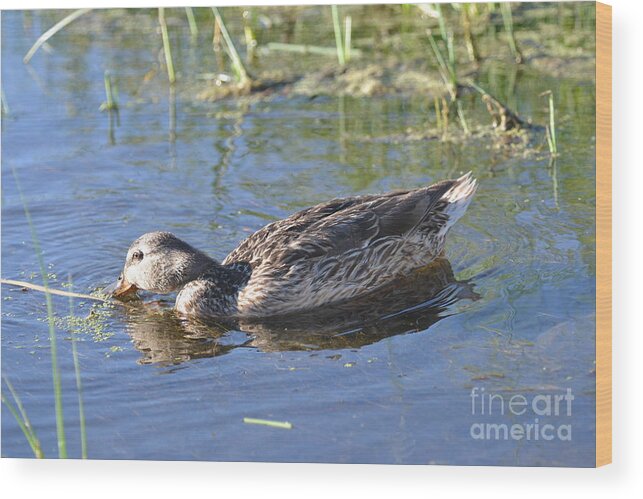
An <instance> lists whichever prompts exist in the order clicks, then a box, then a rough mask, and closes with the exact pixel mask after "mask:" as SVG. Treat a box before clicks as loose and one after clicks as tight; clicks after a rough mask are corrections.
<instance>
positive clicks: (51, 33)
mask: <svg viewBox="0 0 643 499" xmlns="http://www.w3.org/2000/svg"><path fill="white" fill-rule="evenodd" d="M90 10H92V9H78V10H75V11H74V12H72V13H71V14H69V15H68V16H66V17H65V18H63V19H61V20H60V21H58V22H57V23H56V24H54V25H53V26H52V27H51V28H49V29H48V30H47V31H45V32H44V33H43V34H42V35H40V38H38V39H37V40H36V43H34V44H33V46H32V47H31V48H30V49H29V52H27V55H25V57H24V59H23V62H24V63H25V64H27V63H28V62H29V61H30V60H31V58H32V57H33V56H34V54H35V53H36V52H37V51H38V49H39V48H40V47H42V45H43V44H44V43H45V42H46V41H47V40H49V39H50V38H51V37H52V36H54V35H55V34H56V33H58V32H59V31H60V30H61V29H63V28H64V27H65V26H67V25H68V24H70V23H72V22H73V21H75V20H76V19H78V18H79V17H80V16H82V15H84V14H87V13H88V12H89V11H90Z"/></svg>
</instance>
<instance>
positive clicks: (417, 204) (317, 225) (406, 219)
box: [224, 176, 475, 265]
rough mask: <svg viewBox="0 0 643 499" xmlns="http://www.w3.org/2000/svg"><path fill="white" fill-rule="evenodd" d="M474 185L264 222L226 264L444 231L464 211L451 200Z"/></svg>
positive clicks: (348, 202)
mask: <svg viewBox="0 0 643 499" xmlns="http://www.w3.org/2000/svg"><path fill="white" fill-rule="evenodd" d="M474 190H475V181H474V180H473V179H471V177H470V176H464V177H461V178H460V179H457V180H445V181H442V182H438V183H436V184H433V185H431V186H429V187H424V188H420V189H415V190H410V191H400V192H393V193H389V194H385V195H381V196H362V197H356V198H348V199H344V200H335V201H332V202H329V203H325V204H323V205H318V206H316V207H313V208H310V209H309V210H305V211H303V212H300V213H298V214H295V215H293V216H292V217H290V218H288V219H286V220H283V221H281V222H275V223H274V224H270V225H269V226H267V227H264V229H261V230H260V231H258V232H257V233H255V234H253V235H252V236H250V237H249V238H248V239H247V240H246V241H244V243H242V245H240V246H239V248H237V250H235V251H233V253H231V254H230V255H229V256H228V257H227V258H226V260H225V261H224V263H226V262H228V263H229V262H232V261H239V260H241V259H245V261H249V262H252V261H253V260H254V259H256V261H258V260H262V261H263V260H264V259H268V260H269V261H270V262H271V263H273V264H274V265H282V264H286V265H288V264H292V263H295V262H297V261H298V260H308V259H314V258H318V257H331V256H335V255H338V254H342V253H346V252H349V251H352V250H359V249H364V248H366V247H368V246H369V245H371V244H374V243H375V242H376V241H378V240H379V239H382V238H387V237H401V236H404V235H410V234H412V233H414V232H422V233H426V232H431V231H435V232H438V231H441V230H442V231H446V230H447V229H448V227H449V226H450V225H451V224H452V223H454V222H455V220H456V219H457V218H459V217H460V216H461V215H462V213H464V210H458V212H457V213H456V211H454V210H453V209H450V208H452V205H454V204H457V202H458V201H460V200H461V199H465V200H466V204H468V201H469V200H470V198H471V196H472V194H473V191H474ZM464 209H466V206H465V207H464ZM454 215H457V218H456V217H454ZM280 224H281V225H280ZM271 226H272V227H271Z"/></svg>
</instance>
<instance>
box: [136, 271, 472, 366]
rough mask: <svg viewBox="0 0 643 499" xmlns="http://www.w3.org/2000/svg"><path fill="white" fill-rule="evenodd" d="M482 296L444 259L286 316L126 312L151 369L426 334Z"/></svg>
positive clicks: (141, 307) (140, 306) (143, 307)
mask: <svg viewBox="0 0 643 499" xmlns="http://www.w3.org/2000/svg"><path fill="white" fill-rule="evenodd" d="M477 297H478V295H477V294H476V293H475V292H474V291H473V285H472V284H471V283H470V282H468V281H458V280H456V278H455V276H454V275H453V270H452V268H451V265H450V263H449V262H448V260H446V259H438V260H436V261H434V262H433V263H432V264H431V265H429V266H428V267H426V268H424V269H422V270H421V271H418V272H417V273H415V274H414V275H412V276H409V277H407V278H405V279H403V280H398V281H396V282H394V283H392V284H391V285H389V286H387V287H385V288H381V289H379V290H378V291H376V292H374V293H371V294H370V295H368V296H364V297H362V298H360V299H357V300H352V301H350V302H346V303H341V304H337V305H332V306H328V307H325V308H324V309H322V310H317V311H310V312H306V313H302V314H297V315H291V316H283V317H279V318H270V319H262V320H246V319H241V320H230V321H225V322H208V323H204V322H195V321H186V320H183V319H180V318H178V317H177V316H176V315H175V314H174V313H173V312H172V311H171V310H170V307H169V305H168V306H165V307H158V306H157V307H154V306H151V305H150V304H149V303H147V304H144V303H141V302H138V303H134V304H131V305H129V307H128V309H127V330H128V333H129V334H130V335H131V336H132V340H133V344H134V346H135V347H136V349H137V350H139V351H140V352H141V354H142V358H141V359H140V362H141V363H145V364H148V363H161V364H179V363H181V362H185V361H187V360H190V359H198V358H204V357H214V356H218V355H223V354H226V353H228V352H230V351H232V350H233V349H235V348H239V347H246V348H257V349H259V350H261V351H264V352H274V351H286V350H326V349H328V350H338V349H345V348H351V349H355V348H360V347H362V346H365V345H370V344H372V343H375V342H377V341H380V340H382V339H384V338H388V337H391V336H395V335H399V334H406V333H413V332H417V331H423V330H426V329H427V328H428V327H430V326H431V325H432V324H434V323H436V322H437V321H439V320H440V319H442V318H444V317H446V316H447V315H449V312H448V310H449V308H450V307H451V306H452V305H453V304H454V303H455V302H456V301H458V300H460V299H463V298H468V299H472V300H475V299H476V298H477Z"/></svg>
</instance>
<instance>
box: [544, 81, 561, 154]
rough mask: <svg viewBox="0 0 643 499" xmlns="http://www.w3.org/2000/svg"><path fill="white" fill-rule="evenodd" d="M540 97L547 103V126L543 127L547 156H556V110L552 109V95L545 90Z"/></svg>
mask: <svg viewBox="0 0 643 499" xmlns="http://www.w3.org/2000/svg"><path fill="white" fill-rule="evenodd" d="M540 97H547V99H548V101H549V124H548V125H547V126H546V127H545V135H546V137H547V146H548V147H549V154H550V155H552V156H558V141H557V140H556V109H555V107H554V93H553V92H552V91H551V90H547V91H546V92H543V93H542V94H540Z"/></svg>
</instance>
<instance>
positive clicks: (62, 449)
mask: <svg viewBox="0 0 643 499" xmlns="http://www.w3.org/2000/svg"><path fill="white" fill-rule="evenodd" d="M11 171H12V173H13V178H14V181H15V183H16V190H17V192H18V196H19V197H20V201H21V203H22V208H23V210H24V213H25V218H26V219H27V225H29V231H30V232H31V241H32V245H33V248H34V251H35V253H36V258H37V259H38V265H39V267H40V273H41V274H42V284H43V286H44V288H45V301H46V303H47V323H48V326H49V347H50V353H51V376H52V380H53V388H54V406H55V412H56V438H57V441H58V457H60V458H66V457H67V440H66V438H65V421H64V415H63V404H62V386H61V381H60V370H59V369H58V345H57V339H56V328H55V315H54V305H53V300H52V298H51V293H50V292H49V278H48V275H47V268H46V266H45V260H44V258H43V253H42V248H41V246H40V241H39V240H38V235H37V234H36V228H35V226H34V224H33V220H32V219H31V212H30V211H29V207H28V205H27V201H26V199H25V197H24V194H23V192H22V188H21V187H20V182H19V180H18V174H17V173H16V170H15V168H14V167H13V165H12V166H11Z"/></svg>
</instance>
